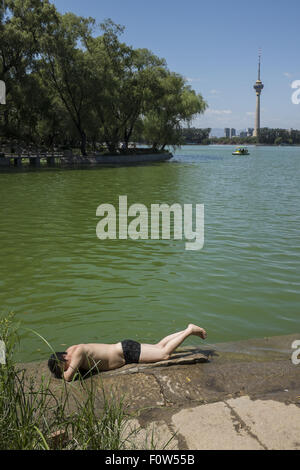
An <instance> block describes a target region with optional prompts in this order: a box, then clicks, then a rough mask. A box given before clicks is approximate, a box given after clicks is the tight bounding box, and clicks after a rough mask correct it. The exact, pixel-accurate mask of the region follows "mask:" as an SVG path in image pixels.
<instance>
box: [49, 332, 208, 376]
mask: <svg viewBox="0 0 300 470" xmlns="http://www.w3.org/2000/svg"><path fill="white" fill-rule="evenodd" d="M191 335H194V336H199V337H200V338H202V339H206V337H207V334H206V331H205V330H204V329H203V328H200V326H196V325H193V324H190V325H188V327H187V328H186V329H185V330H183V331H179V332H178V333H174V334H172V335H169V336H167V337H166V338H163V339H162V340H161V341H160V342H159V343H157V344H140V343H137V342H136V341H132V340H125V341H122V342H120V343H116V344H96V343H95V344H77V345H75V346H71V347H70V348H68V349H67V350H66V352H63V353H59V352H57V353H55V354H52V356H51V357H50V359H49V361H48V367H49V369H50V371H51V372H52V373H53V374H54V375H55V377H56V378H58V379H61V378H64V379H65V380H66V381H67V382H71V381H72V380H73V378H74V376H75V374H76V373H77V372H80V373H81V374H82V373H86V374H88V373H89V371H92V370H96V371H108V370H114V369H119V368H120V367H123V366H124V365H126V364H147V363H151V362H160V361H165V360H168V359H169V358H170V356H171V354H172V353H173V352H174V351H175V349H176V348H178V346H180V345H181V343H183V341H184V340H185V339H186V338H188V337H189V336H191Z"/></svg>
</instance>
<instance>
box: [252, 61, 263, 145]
mask: <svg viewBox="0 0 300 470" xmlns="http://www.w3.org/2000/svg"><path fill="white" fill-rule="evenodd" d="M260 58H261V54H260V53H259V56H258V77H257V80H256V82H255V85H254V90H255V92H256V114H255V128H254V132H253V136H254V137H258V138H259V131H260V94H261V92H262V90H263V88H264V85H263V83H262V81H261V79H260Z"/></svg>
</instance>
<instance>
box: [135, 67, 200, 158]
mask: <svg viewBox="0 0 300 470" xmlns="http://www.w3.org/2000/svg"><path fill="white" fill-rule="evenodd" d="M160 86H161V88H162V90H163V93H162V96H161V97H160V99H159V100H158V101H157V102H155V103H154V104H153V107H152V109H151V110H150V112H149V113H147V114H146V116H145V119H144V136H145V139H146V141H147V142H148V143H150V144H152V147H153V149H155V150H156V149H158V148H161V149H162V150H163V149H164V148H165V146H166V145H173V146H176V145H180V144H181V143H182V133H181V128H182V125H183V124H184V123H189V122H190V121H191V120H192V119H193V117H195V115H197V114H201V113H203V112H204V111H205V109H206V107H207V104H206V103H205V101H204V100H203V98H202V96H201V95H197V94H196V93H195V92H194V91H193V90H192V89H191V87H190V86H189V85H186V84H185V80H184V79H183V77H181V76H180V75H178V74H176V73H172V72H169V71H168V72H167V73H166V74H165V76H164V77H163V78H161V81H160Z"/></svg>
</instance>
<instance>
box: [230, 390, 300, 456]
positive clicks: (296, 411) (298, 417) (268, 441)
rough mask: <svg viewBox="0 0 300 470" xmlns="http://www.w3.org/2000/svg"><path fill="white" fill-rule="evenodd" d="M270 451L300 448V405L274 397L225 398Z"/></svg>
mask: <svg viewBox="0 0 300 470" xmlns="http://www.w3.org/2000/svg"><path fill="white" fill-rule="evenodd" d="M227 403H228V405H229V406H230V407H231V408H232V409H233V410H234V411H235V412H236V413H237V414H238V415H239V417H240V418H241V419H242V420H243V422H244V423H245V424H246V426H248V427H249V429H250V431H251V432H252V433H253V434H255V435H256V436H257V438H258V439H259V441H260V442H261V443H262V444H263V445H264V446H265V447H266V448H267V449H269V450H276V449H277V450H299V449H300V408H299V407H298V406H296V405H293V404H290V405H286V404H285V403H280V402H278V401H273V400H251V399H250V398H249V397H247V396H245V397H241V398H236V399H232V400H228V401H227Z"/></svg>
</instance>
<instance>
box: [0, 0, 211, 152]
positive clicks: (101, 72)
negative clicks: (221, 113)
mask: <svg viewBox="0 0 300 470" xmlns="http://www.w3.org/2000/svg"><path fill="white" fill-rule="evenodd" d="M123 32H124V27H123V26H121V25H118V24H115V23H114V22H113V21H112V20H111V19H108V20H106V21H105V22H104V23H102V24H101V25H97V24H96V21H95V20H94V19H93V18H85V17H82V16H76V15H75V14H73V13H66V14H60V13H59V12H58V11H57V9H56V7H55V5H53V4H52V3H50V1H49V0H7V1H5V2H1V5H0V80H2V81H3V82H4V83H5V86H6V104H3V105H1V108H0V111H1V119H0V136H1V141H0V146H1V144H3V143H7V142H8V141H14V142H17V144H18V146H19V147H20V148H22V149H29V148H30V147H31V146H34V147H38V148H46V149H47V151H50V152H51V151H52V150H53V149H54V148H59V150H60V151H64V150H70V149H72V148H76V149H80V153H81V155H82V156H87V155H88V154H90V153H91V152H99V151H101V150H102V149H103V147H105V148H106V149H107V151H108V153H109V154H115V152H118V151H119V149H120V148H122V150H123V151H125V152H127V151H130V142H142V143H147V145H148V146H149V147H151V148H152V150H153V151H154V152H156V151H163V150H164V149H165V148H166V147H167V146H176V145H179V144H180V139H181V129H182V126H183V125H189V123H190V122H191V121H192V120H193V119H194V118H195V117H196V116H197V115H199V114H202V113H204V111H205V109H206V108H207V103H206V102H205V101H204V99H203V97H202V95H201V94H197V93H196V92H195V91H194V90H193V89H192V88H191V87H190V85H189V84H188V81H187V80H186V79H185V78H184V77H183V76H181V75H180V74H178V73H176V72H172V71H170V70H169V68H168V66H167V63H166V61H165V60H164V59H163V58H160V57H157V56H156V55H154V54H153V53H152V52H151V51H150V50H148V49H145V48H137V49H134V48H133V47H131V46H129V45H127V44H125V43H124V42H122V41H121V39H120V37H121V35H122V33H123Z"/></svg>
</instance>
